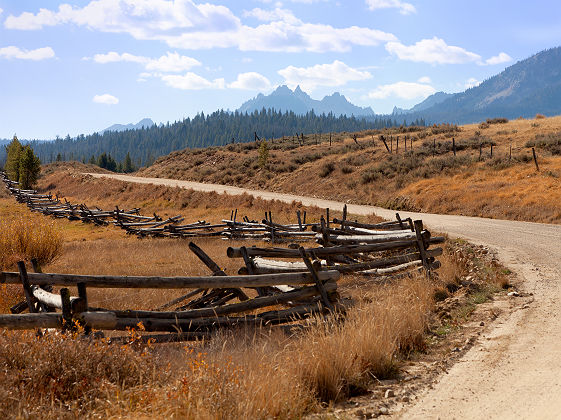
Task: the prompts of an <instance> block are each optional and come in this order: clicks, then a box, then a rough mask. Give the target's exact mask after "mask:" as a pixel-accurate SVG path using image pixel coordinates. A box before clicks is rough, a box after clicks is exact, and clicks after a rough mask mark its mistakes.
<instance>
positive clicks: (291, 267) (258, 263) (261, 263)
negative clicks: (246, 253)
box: [238, 257, 327, 274]
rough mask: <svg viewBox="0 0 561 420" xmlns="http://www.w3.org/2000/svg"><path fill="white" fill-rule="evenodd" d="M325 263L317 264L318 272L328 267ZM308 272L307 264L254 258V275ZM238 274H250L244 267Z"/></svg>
mask: <svg viewBox="0 0 561 420" xmlns="http://www.w3.org/2000/svg"><path fill="white" fill-rule="evenodd" d="M326 265H327V264H326V263H325V262H323V263H320V262H319V261H318V262H317V266H315V268H316V270H321V267H322V266H324V267H325V266H326ZM305 270H307V267H306V264H305V263H304V262H300V261H294V262H288V261H276V260H267V259H265V258H260V257H255V258H253V274H271V273H297V272H301V271H305ZM238 274H248V273H247V268H246V267H242V269H240V270H239V271H238Z"/></svg>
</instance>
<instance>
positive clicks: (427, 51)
mask: <svg viewBox="0 0 561 420" xmlns="http://www.w3.org/2000/svg"><path fill="white" fill-rule="evenodd" d="M386 50H387V51H388V52H389V53H390V54H394V55H396V56H397V57H398V58H400V59H401V60H408V61H415V62H423V63H431V64H461V63H469V62H479V61H481V56H480V55H478V54H475V53H473V52H470V51H467V50H465V49H464V48H461V47H457V46H454V45H448V44H446V42H444V40H443V39H440V38H437V37H434V38H432V39H423V40H421V41H419V42H417V43H415V45H409V46H407V45H403V44H402V43H401V42H398V41H392V42H388V43H387V44H386Z"/></svg>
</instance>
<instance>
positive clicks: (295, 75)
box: [278, 60, 372, 91]
mask: <svg viewBox="0 0 561 420" xmlns="http://www.w3.org/2000/svg"><path fill="white" fill-rule="evenodd" d="M278 73H279V74H280V75H281V76H282V77H284V81H285V83H286V84H287V85H288V86H289V87H290V88H294V87H296V86H297V85H300V86H301V87H302V89H304V90H305V91H312V90H314V89H315V88H316V87H318V86H342V85H344V84H346V83H348V82H351V81H358V80H366V79H369V78H371V77H372V75H371V74H370V73H369V72H367V71H360V70H357V69H355V68H352V67H349V66H348V65H346V64H345V63H343V62H342V61H339V60H335V61H333V63H331V64H316V65H315V66H311V67H295V66H288V67H286V68H284V69H281V70H279V71H278Z"/></svg>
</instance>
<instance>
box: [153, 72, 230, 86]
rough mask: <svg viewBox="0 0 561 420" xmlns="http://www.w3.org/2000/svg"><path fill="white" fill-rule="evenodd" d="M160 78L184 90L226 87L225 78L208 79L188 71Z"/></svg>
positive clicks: (169, 84)
mask: <svg viewBox="0 0 561 420" xmlns="http://www.w3.org/2000/svg"><path fill="white" fill-rule="evenodd" d="M160 78H161V79H162V80H163V81H164V82H165V83H166V84H167V85H168V86H170V87H173V88H176V89H183V90H201V89H224V87H225V83H224V79H215V80H212V81H211V80H207V79H205V78H204V77H201V76H199V75H198V74H195V73H192V72H187V73H185V74H184V75H182V76H180V75H176V74H165V75H160Z"/></svg>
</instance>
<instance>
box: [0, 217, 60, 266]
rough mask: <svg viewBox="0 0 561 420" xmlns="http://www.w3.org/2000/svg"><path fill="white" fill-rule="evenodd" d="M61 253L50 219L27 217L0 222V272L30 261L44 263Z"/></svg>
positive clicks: (54, 228) (58, 236) (58, 237)
mask: <svg viewBox="0 0 561 420" xmlns="http://www.w3.org/2000/svg"><path fill="white" fill-rule="evenodd" d="M61 252H62V234H61V231H60V230H59V229H57V227H56V225H55V224H54V223H53V222H52V221H51V220H49V219H47V218H45V217H43V216H41V215H30V214H29V215H27V214H26V215H23V216H20V217H17V218H12V219H11V220H10V219H2V220H0V270H4V269H7V268H13V267H14V265H15V263H16V262H17V261H20V260H24V261H29V260H31V259H32V258H35V259H37V261H38V262H39V264H46V263H49V262H51V261H53V260H54V259H55V258H56V257H57V256H59V255H60V254H61Z"/></svg>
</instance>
